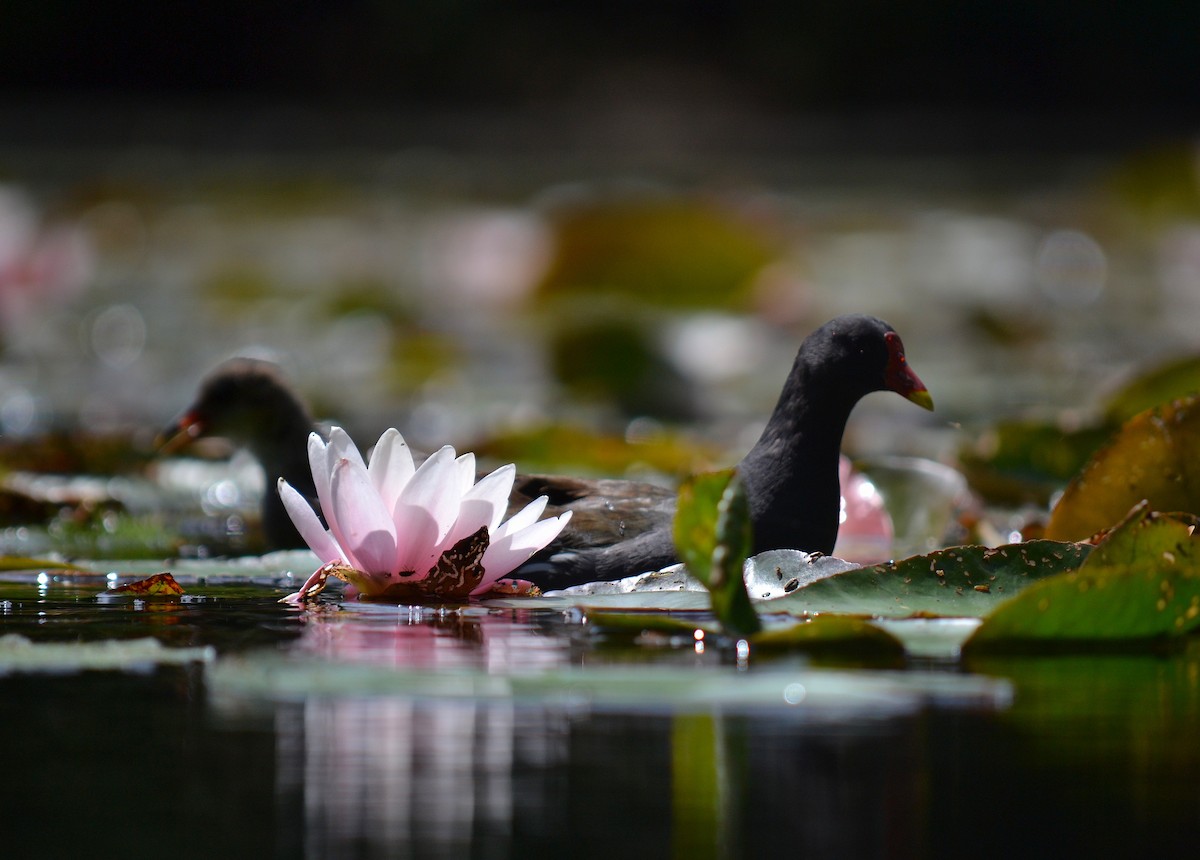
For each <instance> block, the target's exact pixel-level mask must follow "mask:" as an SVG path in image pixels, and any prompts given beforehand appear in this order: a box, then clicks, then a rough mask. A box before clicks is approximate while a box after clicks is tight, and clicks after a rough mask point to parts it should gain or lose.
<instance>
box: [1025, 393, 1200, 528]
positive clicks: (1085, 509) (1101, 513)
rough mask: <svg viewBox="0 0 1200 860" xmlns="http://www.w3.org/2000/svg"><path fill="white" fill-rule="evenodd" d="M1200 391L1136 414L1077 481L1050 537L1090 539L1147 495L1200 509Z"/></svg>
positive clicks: (1155, 501)
mask: <svg viewBox="0 0 1200 860" xmlns="http://www.w3.org/2000/svg"><path fill="white" fill-rule="evenodd" d="M1198 454H1200V396H1192V397H1187V398H1184V399H1182V400H1176V401H1174V402H1173V403H1169V404H1165V405H1162V406H1158V407H1156V408H1154V409H1150V410H1148V411H1146V412H1142V413H1140V414H1138V415H1136V416H1135V417H1134V418H1132V419H1130V420H1129V421H1128V422H1126V423H1125V425H1124V426H1123V427H1122V428H1121V429H1120V430H1119V431H1118V432H1117V434H1116V436H1115V437H1113V439H1112V441H1111V442H1109V444H1108V445H1106V446H1105V447H1104V448H1102V449H1101V450H1100V451H1098V452H1096V454H1095V455H1094V456H1093V457H1092V459H1091V460H1090V461H1089V462H1088V464H1087V465H1086V466H1085V467H1084V468H1083V471H1082V472H1080V473H1079V475H1078V476H1076V477H1075V479H1074V480H1073V481H1071V483H1070V485H1069V486H1068V487H1067V489H1066V491H1065V492H1064V493H1063V496H1062V498H1061V499H1060V500H1059V502H1058V504H1057V505H1056V506H1055V508H1054V511H1053V512H1052V513H1051V516H1050V522H1049V524H1048V525H1047V527H1046V537H1048V538H1052V539H1054V540H1084V539H1085V538H1088V537H1090V536H1091V535H1094V534H1096V533H1098V532H1100V531H1103V530H1105V529H1108V528H1111V527H1112V526H1113V525H1114V524H1116V523H1117V522H1119V521H1120V520H1121V519H1122V518H1123V517H1125V515H1126V514H1127V513H1128V512H1129V511H1130V509H1131V508H1133V507H1134V505H1136V504H1138V503H1139V502H1142V501H1147V502H1149V505H1150V507H1151V508H1152V509H1153V510H1156V511H1193V512H1200V456H1197V455H1198Z"/></svg>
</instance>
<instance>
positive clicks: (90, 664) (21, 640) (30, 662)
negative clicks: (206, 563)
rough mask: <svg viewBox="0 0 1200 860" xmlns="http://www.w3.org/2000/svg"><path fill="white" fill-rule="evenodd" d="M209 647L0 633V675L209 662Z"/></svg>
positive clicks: (153, 640)
mask: <svg viewBox="0 0 1200 860" xmlns="http://www.w3.org/2000/svg"><path fill="white" fill-rule="evenodd" d="M215 658H216V652H215V651H214V650H213V649H212V648H208V647H205V648H167V647H165V646H163V644H162V643H161V642H159V641H158V640H157V639H150V638H143V639H125V640H114V639H108V640H104V641H102V642H33V641H31V640H29V639H28V638H26V637H24V636H21V635H19V634H17V633H9V634H8V635H6V636H0V676H3V675H7V674H12V673H23V672H53V673H63V672H81V671H83V670H85V669H92V670H97V669H112V670H120V671H132V670H140V669H144V668H146V667H148V666H153V665H156V664H184V663H193V662H202V663H211V662H212V661H213V660H214V659H215Z"/></svg>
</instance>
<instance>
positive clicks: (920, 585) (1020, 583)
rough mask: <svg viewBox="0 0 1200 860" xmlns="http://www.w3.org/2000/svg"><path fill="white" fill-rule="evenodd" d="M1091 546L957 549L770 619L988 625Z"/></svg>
mask: <svg viewBox="0 0 1200 860" xmlns="http://www.w3.org/2000/svg"><path fill="white" fill-rule="evenodd" d="M1091 549H1092V548H1091V547H1090V546H1088V545H1086V544H1074V543H1062V542H1059V541H1047V540H1036V541H1026V542H1025V543H1019V544H1008V545H1006V546H1001V547H996V548H994V549H992V548H988V547H983V546H959V547H952V548H950V549H943V550H939V551H937V552H933V553H929V554H928V555H918V556H913V557H912V558H907V559H904V560H903V561H896V562H888V563H887V564H877V565H874V566H872V567H864V568H858V569H856V570H848V571H846V572H845V573H839V574H836V575H834V576H830V577H828V578H826V579H822V580H819V581H817V582H814V583H812V584H810V585H807V586H804V587H802V588H799V589H797V590H796V591H793V592H792V593H791V594H789V595H787V596H786V597H781V598H779V599H778V600H774V601H771V603H770V604H769V606H770V611H773V612H778V611H786V612H792V613H808V614H812V613H818V612H820V613H825V612H837V613H844V614H853V615H862V616H878V617H889V618H907V617H912V616H924V617H938V616H941V617H977V618H978V617H983V616H985V615H987V614H988V613H989V612H991V611H992V610H993V609H994V608H995V607H996V606H997V605H999V604H1000V603H1001V602H1003V601H1004V600H1007V599H1008V598H1010V597H1012V596H1014V595H1015V594H1018V593H1019V592H1021V591H1022V590H1024V589H1025V588H1026V587H1028V586H1029V585H1030V584H1031V583H1033V582H1035V581H1037V580H1039V579H1042V578H1045V577H1048V576H1053V575H1055V574H1059V573H1063V572H1065V571H1068V570H1074V569H1075V568H1077V567H1079V566H1080V564H1082V563H1083V560H1084V559H1085V558H1086V557H1087V555H1088V553H1089V552H1090V551H1091Z"/></svg>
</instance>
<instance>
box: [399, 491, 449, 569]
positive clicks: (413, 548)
mask: <svg viewBox="0 0 1200 860" xmlns="http://www.w3.org/2000/svg"><path fill="white" fill-rule="evenodd" d="M393 520H394V522H395V523H396V561H395V565H394V567H393V569H394V570H397V571H403V572H411V573H413V574H414V576H413V577H412V581H414V582H415V581H417V580H419V579H424V578H425V577H426V576H428V575H429V568H431V567H433V563H434V562H435V561H437V558H438V555H439V551H438V546H439V541H438V524H437V522H436V521H435V520H434V518H433V517H432V516H431V515H430V513H429V511H427V510H426V509H425V508H423V507H421V506H420V505H406V504H404V503H403V502H400V503H399V504H398V505H397V506H396V513H395V515H394V517H393Z"/></svg>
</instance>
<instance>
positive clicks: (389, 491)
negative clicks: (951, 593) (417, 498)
mask: <svg viewBox="0 0 1200 860" xmlns="http://www.w3.org/2000/svg"><path fill="white" fill-rule="evenodd" d="M414 471H416V467H415V466H413V458H412V451H411V450H409V447H408V443H407V442H405V441H404V437H403V436H401V435H400V432H399V431H398V430H396V429H395V428H391V429H389V430H385V431H384V433H383V435H382V436H380V437H379V441H378V442H376V443H375V450H374V452H373V453H372V454H371V465H370V466H368V467H367V474H369V475H370V476H371V481H372V483H374V485H375V489H376V490H377V491H378V492H379V495H380V497H381V498H382V499H383V503H384V506H385V507H387V509H388V510H391V509H393V508H394V507H395V506H396V501H397V500H398V499H399V498H400V493H401V491H402V490H403V489H404V486H405V485H406V484H407V483H408V482H409V479H411V478H412V476H413V472H414Z"/></svg>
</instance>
